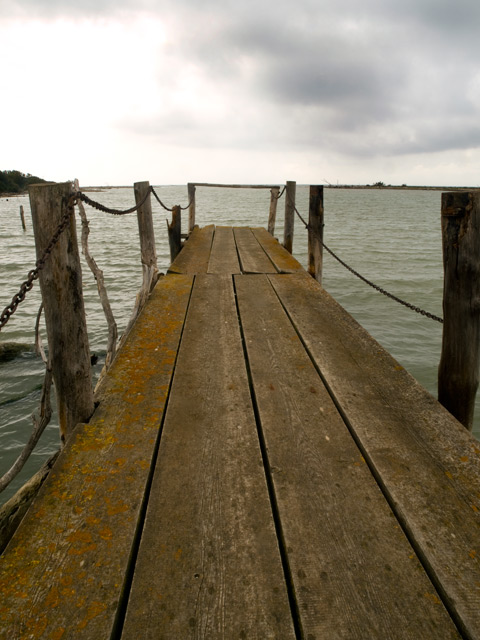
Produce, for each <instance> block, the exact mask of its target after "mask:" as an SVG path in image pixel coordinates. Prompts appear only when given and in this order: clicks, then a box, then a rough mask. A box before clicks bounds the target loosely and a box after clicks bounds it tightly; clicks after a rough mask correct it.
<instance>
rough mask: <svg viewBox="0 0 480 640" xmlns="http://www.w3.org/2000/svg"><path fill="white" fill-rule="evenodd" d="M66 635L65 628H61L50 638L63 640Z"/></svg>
mask: <svg viewBox="0 0 480 640" xmlns="http://www.w3.org/2000/svg"><path fill="white" fill-rule="evenodd" d="M64 634H65V627H59V628H58V629H56V630H55V631H53V632H52V635H51V636H50V637H51V639H52V640H61V639H62V638H63V636H64Z"/></svg>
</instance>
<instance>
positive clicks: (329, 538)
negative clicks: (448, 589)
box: [235, 276, 459, 640]
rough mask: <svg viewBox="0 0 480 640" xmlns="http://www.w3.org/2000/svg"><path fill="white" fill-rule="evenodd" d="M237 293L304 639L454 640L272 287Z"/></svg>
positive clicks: (260, 282)
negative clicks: (407, 639)
mask: <svg viewBox="0 0 480 640" xmlns="http://www.w3.org/2000/svg"><path fill="white" fill-rule="evenodd" d="M305 277H307V276H305ZM279 279H280V280H282V283H284V286H285V287H288V286H289V282H290V286H296V283H295V281H294V280H292V279H291V277H290V276H283V277H280V278H279ZM235 286H236V292H237V299H238V304H239V310H240V318H241V324H242V328H243V332H244V336H245V344H246V349H247V354H248V362H249V366H250V370H251V375H252V379H253V385H254V390H255V398H256V402H257V406H258V413H259V417H260V422H261V428H262V432H263V436H264V440H265V447H266V450H267V452H268V461H269V465H268V466H269V468H270V469H271V474H272V481H273V485H274V488H275V495H276V503H277V505H278V511H279V517H280V522H281V527H282V532H283V537H284V541H285V547H286V549H288V560H289V564H290V570H291V575H292V580H293V584H294V587H295V594H296V597H297V600H298V610H299V612H300V618H301V628H302V631H303V636H302V637H305V638H309V637H312V638H369V639H373V638H378V639H381V640H383V639H384V638H412V639H413V638H431V639H432V640H433V639H434V638H435V639H437V638H457V637H459V635H458V632H457V630H456V628H455V626H454V624H453V623H452V621H451V620H450V617H449V616H448V613H447V612H446V610H445V609H444V607H443V606H442V605H441V604H439V597H438V594H437V593H436V591H435V589H434V588H433V586H432V584H431V582H430V580H429V579H428V577H427V576H426V574H425V572H424V571H423V570H422V568H421V565H420V563H419V561H418V559H417V558H416V556H415V554H414V552H413V550H412V548H411V546H410V544H409V543H408V541H407V539H406V537H405V535H404V534H403V532H402V531H401V529H400V527H399V526H398V523H397V521H396V520H395V519H394V518H393V517H392V512H391V510H390V508H389V506H388V504H387V503H386V501H385V499H384V497H383V495H382V493H381V491H380V490H379V487H378V485H377V483H376V482H375V480H374V478H373V476H372V475H371V473H370V471H369V469H368V467H367V465H366V464H365V460H364V459H363V457H362V455H361V453H360V451H359V450H358V448H357V446H356V444H355V442H354V440H353V438H352V437H351V435H350V433H349V431H348V429H347V427H346V426H345V424H344V422H343V421H342V419H341V417H340V415H339V413H338V411H337V409H336V408H335V406H334V404H333V402H332V400H331V398H330V396H329V394H328V392H327V390H326V389H325V387H324V385H323V383H322V381H321V379H320V377H319V375H318V373H317V371H316V370H315V367H314V366H313V364H312V362H311V360H310V358H309V356H308V354H307V353H306V351H305V349H304V347H303V345H302V343H301V341H300V339H299V338H298V336H297V334H296V332H295V329H294V328H293V326H292V325H291V323H290V321H289V319H288V317H287V315H286V314H285V311H284V310H283V308H282V306H281V304H280V303H279V301H278V298H277V296H276V294H275V292H274V291H273V289H272V287H271V285H270V283H269V281H268V280H267V278H266V277H263V276H242V277H241V278H240V277H237V278H235ZM307 304H308V302H307Z"/></svg>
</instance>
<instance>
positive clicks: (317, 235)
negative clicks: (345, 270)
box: [308, 185, 323, 284]
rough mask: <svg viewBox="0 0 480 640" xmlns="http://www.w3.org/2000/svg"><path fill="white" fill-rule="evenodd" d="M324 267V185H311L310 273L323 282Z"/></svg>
mask: <svg viewBox="0 0 480 640" xmlns="http://www.w3.org/2000/svg"><path fill="white" fill-rule="evenodd" d="M322 268H323V187H322V186H315V185H312V186H311V187H310V205H309V210H308V273H309V274H310V275H311V276H313V277H314V278H315V280H317V282H319V283H320V284H322Z"/></svg>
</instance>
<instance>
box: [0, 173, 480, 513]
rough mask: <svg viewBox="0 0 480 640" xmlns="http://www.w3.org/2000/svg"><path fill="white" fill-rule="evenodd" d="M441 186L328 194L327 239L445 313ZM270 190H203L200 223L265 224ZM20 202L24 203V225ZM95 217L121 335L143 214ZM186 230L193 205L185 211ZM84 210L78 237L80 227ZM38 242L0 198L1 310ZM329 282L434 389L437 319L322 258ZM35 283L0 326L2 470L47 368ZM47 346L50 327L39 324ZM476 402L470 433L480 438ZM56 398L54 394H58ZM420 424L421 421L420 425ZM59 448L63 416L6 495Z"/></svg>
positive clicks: (97, 322)
mask: <svg viewBox="0 0 480 640" xmlns="http://www.w3.org/2000/svg"><path fill="white" fill-rule="evenodd" d="M156 191H157V193H158V195H159V197H160V198H161V200H162V202H163V203H164V204H165V205H166V206H167V207H171V206H173V205H175V204H178V205H180V206H185V205H187V204H188V196H187V189H186V186H182V187H178V186H159V187H156ZM308 193H309V190H308V187H306V186H297V209H298V211H299V212H300V214H302V216H303V217H304V218H305V219H308ZM88 195H89V197H91V198H92V199H94V200H97V201H98V202H101V203H102V204H104V205H106V206H108V207H113V208H118V209H125V208H128V207H130V206H133V205H134V203H135V200H134V194H133V188H126V187H115V188H102V189H100V190H97V191H94V192H90V191H89V192H88ZM440 202H441V192H440V191H435V190H387V189H385V190H384V189H342V188H331V189H325V193H324V206H325V236H324V241H325V243H326V244H327V245H328V246H329V247H330V249H332V250H333V251H334V252H336V253H337V254H338V255H339V257H341V258H342V260H344V261H345V262H347V263H348V264H349V265H351V266H352V267H353V268H354V269H356V270H357V271H359V272H360V273H361V274H362V275H363V276H365V277H366V278H367V279H369V280H372V281H373V282H375V283H376V284H378V285H379V286H380V287H382V288H383V289H386V290H388V291H390V292H391V293H392V294H394V295H396V296H398V297H400V298H402V299H405V300H407V301H408V302H410V303H411V304H413V305H415V306H418V307H421V308H422V309H425V310H427V311H429V312H431V313H433V314H435V315H437V316H440V317H441V316H442V290H443V267H442V248H441V229H440ZM269 203H270V192H269V191H268V190H246V189H218V188H208V187H198V188H197V194H196V209H197V214H196V215H197V220H196V221H197V223H198V224H199V225H200V226H203V225H205V224H210V223H216V224H223V225H239V226H244V225H254V226H266V224H267V220H268V212H269ZM20 205H23V207H24V210H25V218H26V225H27V230H26V231H23V229H22V225H21V220H20V213H19V212H20ZM152 206H153V210H154V221H155V235H156V245H157V255H158V265H159V270H160V271H163V272H166V270H167V268H168V266H169V264H170V258H169V249H168V239H167V227H166V218H167V217H168V216H169V215H170V214H169V213H168V212H167V211H166V210H165V209H163V208H162V207H161V206H160V205H159V204H158V203H157V202H156V200H155V199H152ZM284 208H285V196H283V198H282V199H280V200H279V203H278V212H277V225H276V230H275V236H276V237H278V238H279V239H280V240H282V239H283V216H284ZM86 209H87V215H88V218H89V220H90V238H89V245H90V251H91V253H92V255H93V257H94V258H95V260H96V262H97V264H98V266H99V267H100V269H102V271H103V272H104V277H105V282H106V285H107V290H108V294H109V298H110V302H111V304H112V308H113V311H114V314H115V316H116V319H117V323H118V327H119V331H120V333H121V331H122V330H123V329H124V328H125V326H126V324H127V322H128V320H129V317H130V314H131V311H132V308H133V305H134V302H135V295H136V293H137V291H138V289H139V287H140V285H141V281H142V270H141V264H140V250H139V241H138V229H137V221H136V215H135V214H131V215H128V216H113V215H109V214H106V213H101V212H99V211H97V210H94V209H91V208H90V207H86ZM183 215H184V222H183V230H184V231H186V226H187V220H188V212H187V211H186V212H185V213H184V214H183ZM80 226H81V225H80V220H79V218H78V216H77V233H78V234H79V233H80ZM293 253H294V255H295V256H296V257H297V259H298V260H299V261H300V262H301V263H302V264H303V265H304V266H306V263H307V233H306V230H305V228H304V225H303V223H302V222H301V221H300V219H299V218H297V219H296V220H295V239H294V249H293ZM35 260H36V256H35V244H34V238H33V232H32V223H31V218H30V206H29V200H28V196H19V197H9V198H0V307H1V309H3V308H4V307H5V306H6V305H7V304H9V303H10V301H11V299H12V297H13V295H14V294H15V293H16V292H17V291H18V288H19V285H20V284H21V283H22V282H23V281H24V280H25V279H26V276H27V273H28V271H29V270H30V269H32V268H33V267H34V265H35ZM82 269H83V280H84V296H85V306H86V312H87V325H88V331H89V340H90V349H91V351H92V352H93V353H95V354H96V355H97V356H98V358H99V360H98V363H97V364H96V365H95V367H94V368H93V373H94V376H98V374H99V372H100V370H101V368H102V366H103V361H104V356H105V348H106V343H107V328H106V323H105V319H104V316H103V312H102V308H101V305H100V302H99V299H98V294H97V289H96V284H95V281H94V279H93V276H92V275H91V273H90V271H89V269H88V267H87V265H86V264H85V263H84V262H83V263H82ZM323 285H324V287H325V288H326V289H327V291H329V293H330V294H332V295H333V297H334V298H335V299H336V300H337V301H338V302H339V303H340V304H341V305H343V306H344V307H345V308H346V309H347V310H348V311H349V312H350V313H351V314H352V315H353V316H354V317H355V318H356V319H357V320H358V322H360V324H362V325H363V326H364V327H365V328H366V329H367V330H368V331H369V332H370V333H371V335H373V336H374V338H376V340H378V341H379V342H380V343H381V344H382V345H383V346H384V347H385V348H386V349H387V350H388V351H389V352H390V353H391V354H392V355H393V356H394V357H395V358H396V359H397V360H398V361H399V363H400V364H401V365H402V366H403V367H405V368H406V369H407V370H408V371H409V372H410V373H411V374H412V375H413V376H414V377H415V378H416V379H417V380H418V381H419V382H420V383H421V384H422V385H423V386H424V387H425V388H426V389H427V390H428V391H429V392H430V393H432V394H433V395H434V396H436V388H437V368H438V362H439V359H440V349H441V337H442V325H441V324H440V323H438V322H435V321H434V320H430V319H428V318H425V317H424V316H421V315H419V314H417V313H415V312H413V311H411V310H409V309H406V308H404V307H403V306H401V305H399V304H398V303H397V302H395V301H393V300H390V299H389V298H387V297H385V296H383V295H382V294H380V293H379V292H377V291H375V290H374V289H373V288H371V287H369V286H368V285H367V284H365V283H364V282H362V281H361V280H359V279H358V278H356V277H355V276H354V275H352V274H351V273H350V272H349V271H347V270H346V269H345V268H344V267H343V266H342V265H340V264H339V263H338V262H337V261H336V260H334V259H333V258H332V257H331V256H330V255H328V254H327V253H325V254H324V268H323ZM39 305H40V288H39V285H38V282H37V283H35V285H34V288H33V289H32V291H31V292H30V293H29V294H28V295H27V298H26V300H25V301H24V302H23V303H22V304H21V305H20V306H19V308H18V310H17V312H16V313H15V315H14V316H13V317H12V319H11V320H10V321H9V323H8V325H7V326H6V327H5V328H4V329H3V330H2V332H1V333H0V341H3V342H15V343H19V344H22V345H23V347H22V348H21V350H20V353H19V354H18V356H17V357H16V358H15V359H13V360H11V361H9V362H5V363H0V476H1V475H2V474H3V473H5V472H6V471H7V470H8V469H9V468H10V466H11V465H12V464H13V462H14V461H15V459H16V458H17V456H18V455H19V453H20V451H21V450H22V448H23V446H24V444H25V442H26V441H27V439H28V437H29V435H30V433H31V430H32V420H31V414H32V413H34V412H37V411H38V404H39V400H40V395H41V387H42V382H43V374H44V365H43V362H42V360H41V359H40V358H39V357H38V356H37V355H35V353H34V351H33V343H34V327H35V320H36V316H37V312H38V308H39ZM41 333H42V335H43V338H44V342H45V343H46V336H45V330H44V328H43V329H42V332H41ZM478 404H479V402H477V408H476V419H475V425H474V434H475V436H476V437H477V438H480V407H479V406H478ZM53 405H55V399H54V398H53ZM419 428H421V426H420V425H419ZM58 447H59V434H58V423H57V420H56V416H55V415H54V416H53V419H52V421H51V423H50V425H49V426H48V427H47V429H46V431H45V432H44V434H43V436H42V438H41V440H40V442H39V444H38V445H37V448H36V449H35V451H34V453H33V454H32V456H31V458H30V460H29V462H28V463H27V464H26V465H25V467H24V469H23V471H22V472H21V474H20V475H19V476H18V477H17V479H16V480H15V481H14V482H13V483H12V484H11V485H10V487H9V488H8V489H6V490H5V491H4V492H3V494H0V504H1V503H2V502H4V501H5V500H6V499H8V498H9V497H10V496H11V495H13V493H15V491H16V490H17V489H18V488H19V487H20V486H21V485H22V484H23V482H25V480H27V479H28V478H29V477H31V475H32V474H33V473H34V472H35V471H36V470H37V469H38V468H40V466H41V465H42V463H43V462H44V461H45V460H46V459H48V457H49V456H50V455H51V454H52V453H54V452H55V451H56V450H57V449H58Z"/></svg>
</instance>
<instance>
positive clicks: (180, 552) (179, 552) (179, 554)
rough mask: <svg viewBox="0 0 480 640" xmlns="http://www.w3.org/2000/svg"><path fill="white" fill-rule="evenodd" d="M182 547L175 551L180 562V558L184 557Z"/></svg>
mask: <svg viewBox="0 0 480 640" xmlns="http://www.w3.org/2000/svg"><path fill="white" fill-rule="evenodd" d="M182 553H183V551H182V549H177V550H176V551H175V555H174V556H173V557H174V558H175V560H176V561H177V562H178V561H179V560H180V558H181V557H182Z"/></svg>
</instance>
